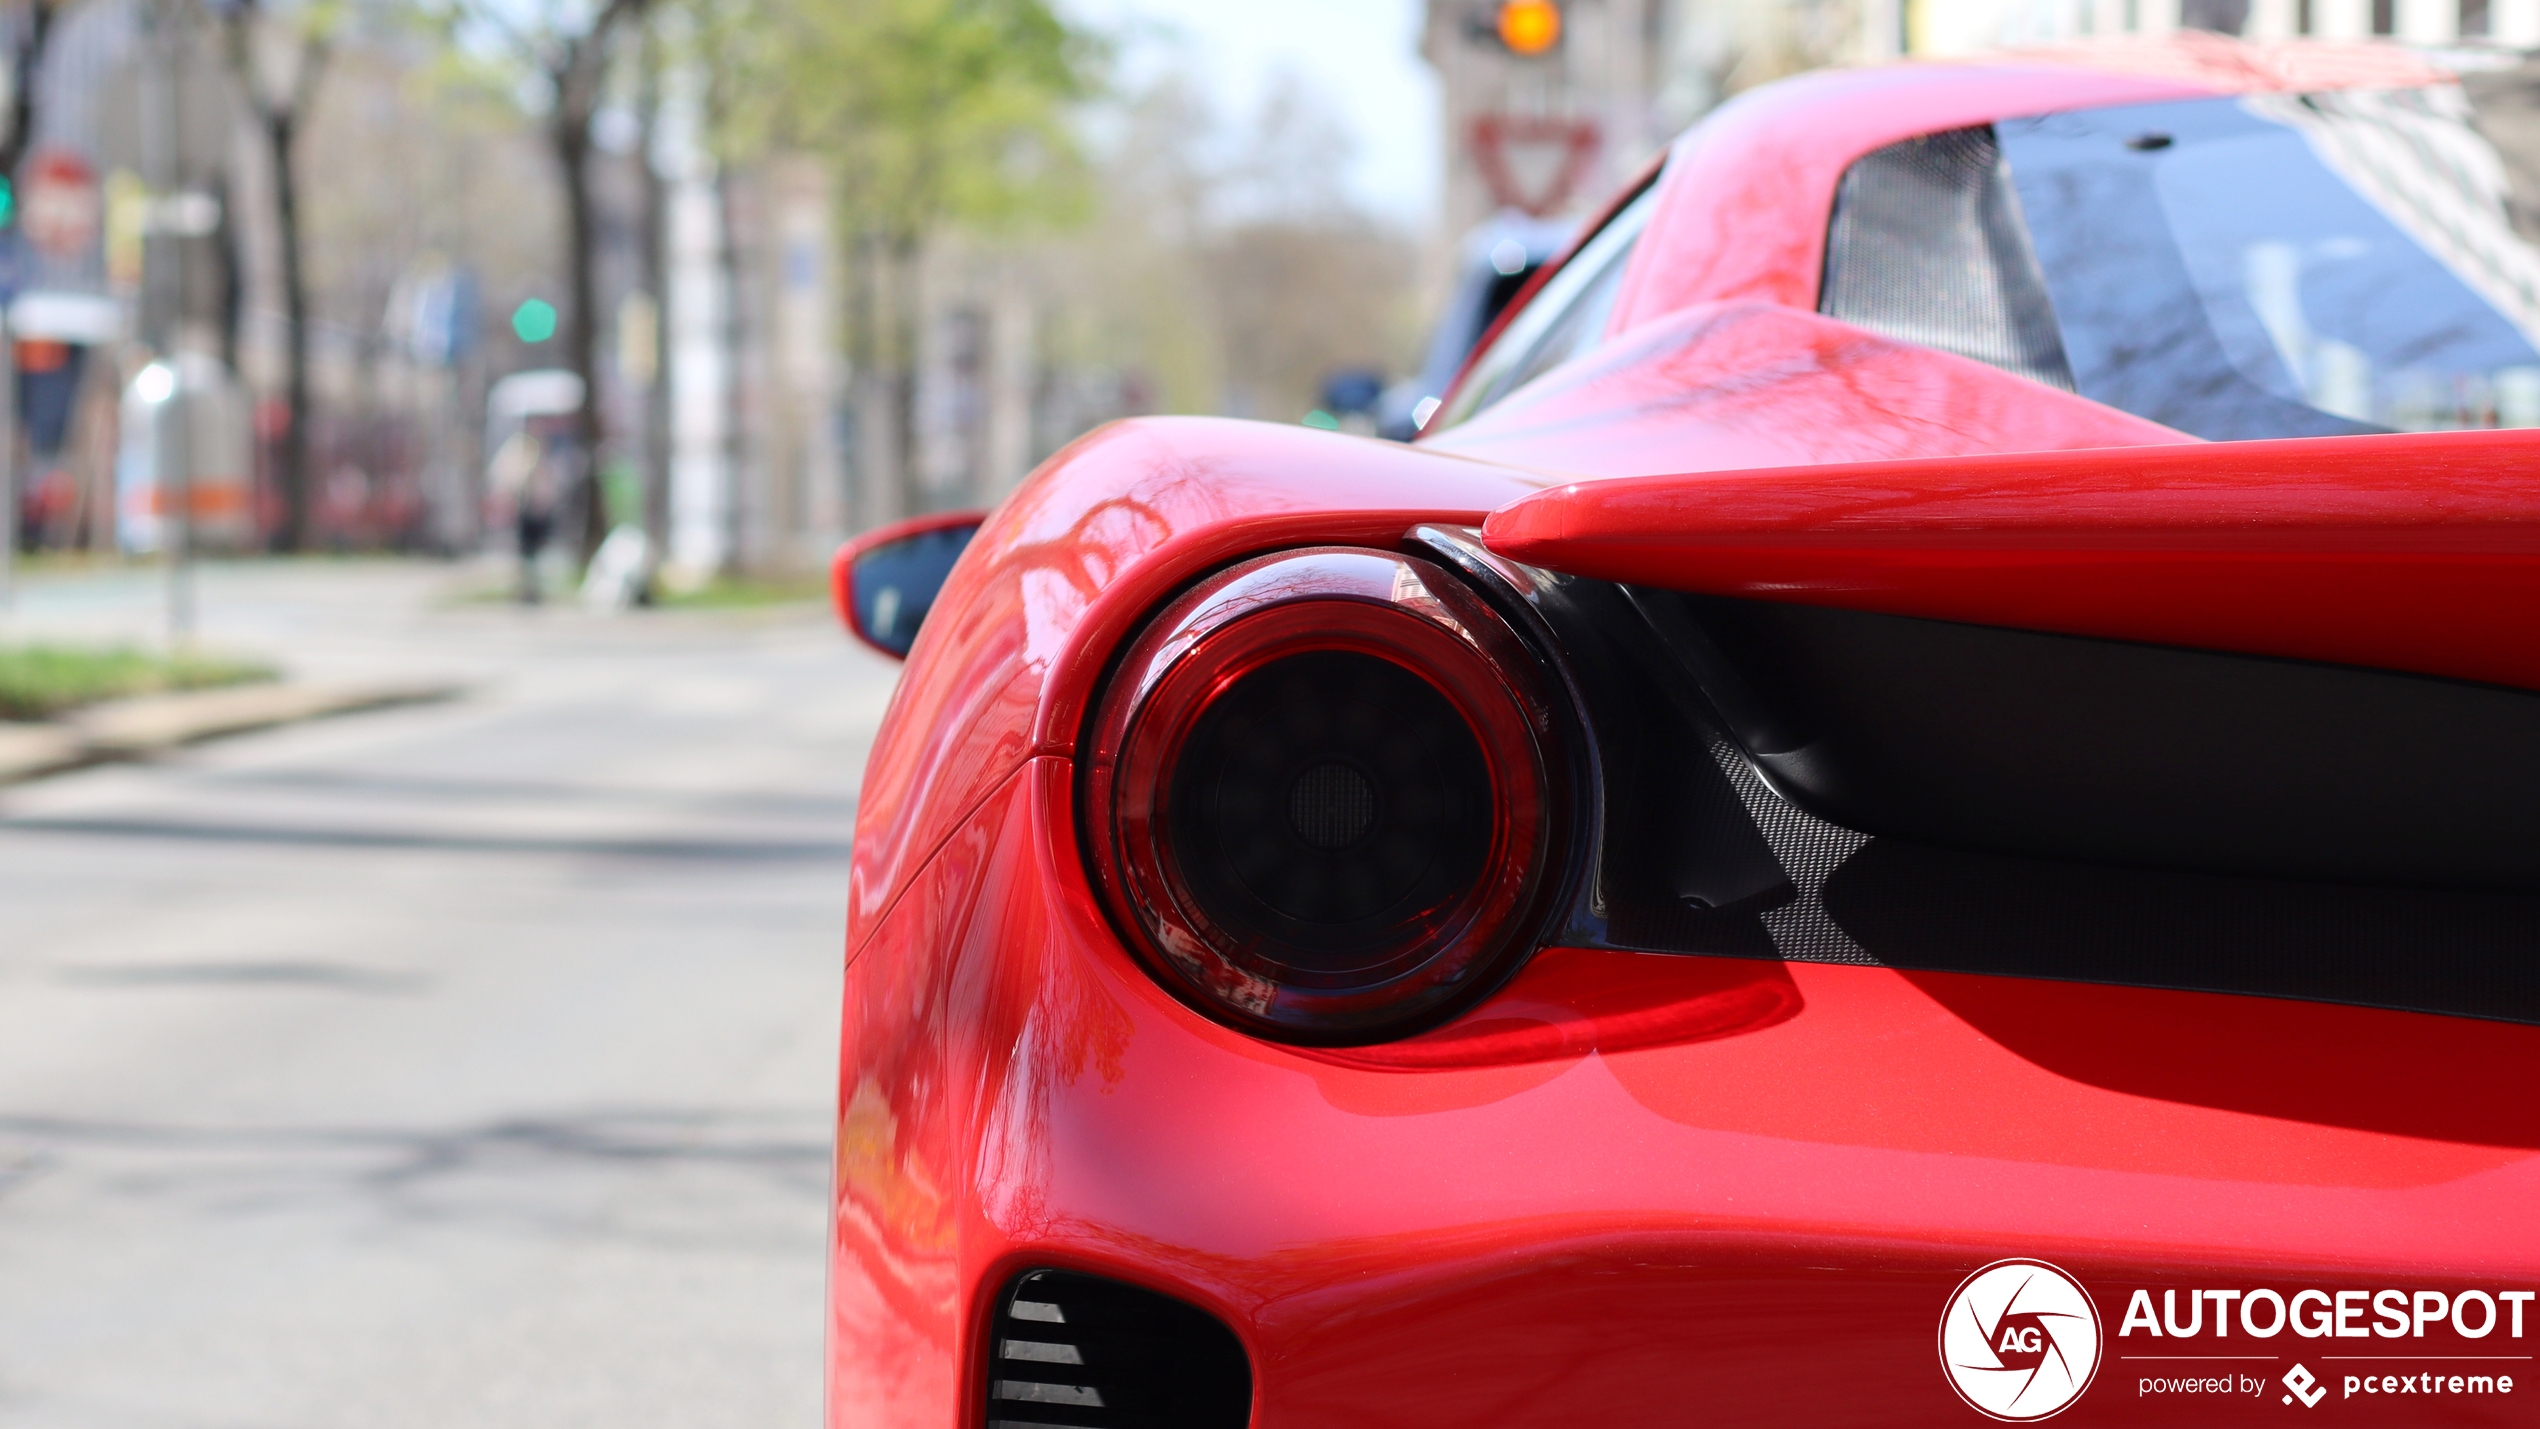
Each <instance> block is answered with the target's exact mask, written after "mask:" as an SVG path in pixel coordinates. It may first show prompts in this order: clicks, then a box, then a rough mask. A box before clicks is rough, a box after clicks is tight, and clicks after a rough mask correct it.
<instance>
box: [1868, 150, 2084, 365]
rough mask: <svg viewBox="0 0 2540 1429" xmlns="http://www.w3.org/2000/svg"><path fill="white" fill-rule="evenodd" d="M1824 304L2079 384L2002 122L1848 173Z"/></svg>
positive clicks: (1874, 159)
mask: <svg viewBox="0 0 2540 1429" xmlns="http://www.w3.org/2000/svg"><path fill="white" fill-rule="evenodd" d="M1817 311H1819V312H1821V313H1824V314H1825V315H1826V316H1827V317H1830V318H1841V319H1842V320H1843V321H1845V322H1848V323H1853V324H1856V325H1858V326H1861V327H1865V328H1868V329H1869V330H1871V331H1872V332H1881V333H1885V334H1887V335H1888V336H1889V337H1894V338H1902V339H1904V340H1905V341H1907V342H1911V343H1919V344H1921V345H1922V346H1924V347H1935V348H1938V349H1940V350H1941V351H1942V352H1954V353H1956V354H1957V355H1959V356H1960V357H1971V358H1974V359H1975V360H1976V361H1978V362H1984V363H1990V364H1992V365H1993V366H1995V367H1999V368H2001V369H2002V370H2003V371H2005V372H2014V373H2017V374H2019V375H2020V376H2022V377H2025V378H2028V379H2029V380H2030V381H2032V382H2043V383H2045V384H2046V385H2047V386H2049V387H2060V388H2062V389H2064V390H2065V391H2067V392H2070V391H2072V390H2073V373H2072V367H2071V365H2070V364H2069V363H2068V362H2066V361H2065V358H2064V339H2063V334H2062V333H2061V332H2060V331H2059V330H2058V329H2057V327H2056V325H2055V305H2054V302H2053V300H2052V299H2050V298H2049V297H2048V296H2047V294H2046V277H2045V274H2044V273H2043V272H2042V271H2040V270H2039V268H2038V266H2037V254H2036V252H2035V251H2034V250H2033V249H2031V248H2030V246H2029V239H2028V225H2027V224H2026V223H2025V222H2024V221H2023V220H2022V219H2021V217H2020V199H2019V195H2018V193H2017V192H2016V191H2014V190H2013V189H2012V187H2011V170H2010V166H2009V165H2008V164H2006V163H2005V162H2003V159H2002V146H2001V144H2000V142H1999V141H1998V140H1996V139H1995V137H1994V134H1993V126H1992V125H1990V124H1980V125H1977V126H1976V127H1975V128H1972V129H1952V130H1948V131H1947V132H1945V133H1940V134H1925V135H1923V136H1921V137H1920V138H1916V139H1908V140H1906V141H1905V142H1903V143H1901V144H1890V145H1888V146H1887V147H1886V148H1884V149H1880V150H1878V151H1877V152H1875V153H1871V154H1865V155H1863V156H1862V157H1861V158H1859V159H1857V160H1855V161H1854V162H1853V164H1852V167H1851V168H1849V169H1846V170H1844V173H1843V184H1842V186H1841V187H1840V188H1838V189H1836V190H1835V200H1834V221H1833V223H1832V225H1831V227H1830V228H1829V230H1828V232H1827V234H1826V274H1825V286H1824V288H1823V290H1822V291H1821V292H1820V294H1819V295H1818V298H1817Z"/></svg>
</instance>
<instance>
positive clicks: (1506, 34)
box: [1498, 0, 1561, 57]
mask: <svg viewBox="0 0 2540 1429" xmlns="http://www.w3.org/2000/svg"><path fill="white" fill-rule="evenodd" d="M1498 30H1499V42H1500V43H1501V44H1503V45H1506V46H1507V47H1508V52H1509V53H1510V54H1512V55H1524V56H1528V57H1532V56H1534V55H1539V54H1542V53H1543V52H1544V51H1546V50H1549V49H1551V48H1552V47H1553V46H1554V45H1557V44H1559V43H1561V7H1560V6H1558V5H1555V4H1553V3H1552V0H1500V3H1499V24H1498Z"/></svg>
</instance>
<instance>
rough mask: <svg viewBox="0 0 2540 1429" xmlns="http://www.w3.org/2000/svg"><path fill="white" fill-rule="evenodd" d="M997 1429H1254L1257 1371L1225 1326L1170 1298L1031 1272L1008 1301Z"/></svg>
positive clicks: (1000, 1329)
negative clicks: (1250, 1425) (1250, 1427)
mask: <svg viewBox="0 0 2540 1429" xmlns="http://www.w3.org/2000/svg"><path fill="white" fill-rule="evenodd" d="M990 1334H991V1337H992V1338H991V1340H990V1342H989V1345H988V1395H987V1402H988V1429H1244V1426H1245V1425H1246V1424H1248V1423H1250V1422H1251V1419H1252V1364H1251V1362H1250V1361H1249V1360H1247V1359H1245V1358H1244V1347H1243V1344H1242V1342H1240V1341H1238V1340H1237V1339H1236V1338H1235V1332H1234V1331H1232V1330H1229V1329H1227V1328H1226V1327H1225V1326H1224V1325H1223V1324H1221V1323H1219V1321H1218V1320H1217V1317H1216V1316H1214V1315H1211V1314H1209V1313H1208V1312H1207V1311H1205V1310H1202V1309H1200V1308H1198V1307H1197V1306H1195V1305H1186V1304H1184V1303H1182V1302H1181V1301H1179V1300H1176V1299H1174V1298H1172V1297H1171V1296H1169V1295H1158V1294H1156V1293H1155V1292H1154V1291H1152V1290H1141V1289H1139V1288H1138V1287H1137V1286H1134V1285H1123V1284H1122V1283H1120V1282H1119V1281H1117V1280H1104V1279H1102V1278H1100V1277H1099V1276H1092V1275H1078V1274H1076V1273H1074V1272H1072V1271H1066V1270H1031V1271H1026V1272H1024V1273H1023V1274H1021V1275H1019V1276H1016V1277H1015V1279H1014V1281H1013V1283H1012V1284H1010V1285H1008V1286H1007V1287H1006V1288H1005V1291H1004V1293H1002V1294H1001V1295H999V1296H998V1297H997V1313H996V1320H995V1323H994V1326H993V1328H992V1329H991V1331H990Z"/></svg>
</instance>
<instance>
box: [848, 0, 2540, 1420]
mask: <svg viewBox="0 0 2540 1429" xmlns="http://www.w3.org/2000/svg"><path fill="white" fill-rule="evenodd" d="M2535 178H2540V80H2535V78H2534V71H2531V70H2526V69H2523V68H2520V67H2519V60H2518V58H2517V57H2514V56H2509V55H2495V54H2476V53H2460V54H2451V55H2445V56H2434V57H2430V58H2428V57H2415V56H2412V55H2410V54H2408V53H2406V52H2403V51H2399V50H2396V49H2388V48H2372V47H2349V48H2333V47H2318V46H2289V47H2253V46H2244V45H2241V44H2239V43H2237V42H2232V41H2225V40H2219V39H2189V40H2182V41H2177V42H2166V43H2158V44H2143V45H2137V46H2132V47H2118V48H2099V49H2080V50H2073V51H2069V52H2053V53H2038V54H2030V55H2023V56H2016V57H2011V58H2004V59H1996V60H1988V61H1984V62H1979V63H1967V64H1951V65H1909V66H1900V67H1894V68H1885V69H1872V70H1862V71H1854V72H1847V73H1828V74H1818V75H1812V76H1808V77H1805V78H1801V79H1797V80H1793V81H1789V82H1786V83H1783V84H1779V85H1775V86H1773V87H1771V88H1769V89H1765V90H1762V91H1759V92H1756V93H1754V94H1752V95H1749V96H1747V97H1745V98H1743V99H1741V100H1739V101H1737V102H1735V103H1733V104H1731V105H1729V106H1728V107H1726V108H1724V109H1722V110H1721V111H1719V112H1718V113H1717V114H1715V115H1714V116H1713V117H1711V118H1710V119H1708V120H1707V121H1706V122H1704V123H1703V124H1702V125H1701V126H1700V127H1699V128H1697V129H1695V130H1694V131H1692V132H1691V133H1689V134H1687V135H1686V136H1684V138H1683V139H1682V140H1681V141H1679V142H1678V143H1676V144H1675V145H1674V146H1673V147H1672V149H1671V150H1670V151H1669V152H1668V153H1667V154H1666V155H1665V157H1664V160H1663V163H1661V164H1660V165H1658V166H1656V167H1654V168H1653V169H1652V170H1651V171H1650V172H1649V174H1648V175H1647V176H1646V177H1645V178H1644V179H1643V180H1642V181H1641V182H1639V183H1638V184H1636V185H1634V186H1633V187H1632V188H1631V189H1630V190H1629V191H1628V192H1626V193H1624V194H1622V195H1620V196H1619V197H1618V198H1617V199H1616V200H1615V202H1614V203H1613V204H1612V206H1611V208H1610V209H1609V210H1608V211H1607V212H1606V213H1605V214H1604V215H1603V216H1602V217H1601V218H1600V219H1598V220H1596V221H1595V222H1593V223H1591V224H1590V225H1589V226H1588V227H1587V228H1586V230H1585V231H1584V235H1583V237H1582V238H1581V239H1580V240H1579V241H1578V242H1577V243H1576V244H1575V246H1574V247H1573V248H1572V250H1571V251H1570V252H1569V253H1568V254H1567V256H1566V257H1565V258H1563V259H1561V260H1558V261H1556V262H1555V263H1554V264H1551V265H1548V266H1547V267H1546V269H1545V270H1544V272H1543V273H1542V274H1541V275H1540V276H1539V277H1538V278H1537V279H1536V280H1535V283H1534V285H1533V287H1532V289H1531V291H1530V292H1529V293H1527V294H1526V295H1524V296H1523V297H1521V298H1520V299H1519V300H1518V301H1517V302H1516V303H1515V304H1514V305H1512V308H1511V311H1510V313H1509V315H1508V316H1506V317H1504V318H1503V319H1502V320H1501V322H1500V323H1499V325H1498V326H1497V327H1496V328H1495V329H1494V331H1493V332H1492V333H1491V334H1490V335H1489V336H1488V337H1486V338H1485V339H1484V341H1483V344H1482V346H1481V347H1480V349H1479V350H1478V351H1477V353H1476V355H1475V356H1474V358H1473V359H1472V360H1471V362H1470V363H1469V365H1468V366H1467V368H1466V370H1465V372H1464V374H1463V376H1462V377H1461V378H1460V379H1459V382H1458V384H1457V386H1456V388H1455V389H1454V390H1453V391H1452V392H1451V393H1449V394H1448V396H1447V397H1446V399H1445V401H1444V404H1443V405H1442V406H1441V407H1439V408H1437V409H1436V410H1435V411H1434V413H1433V414H1432V415H1430V417H1429V419H1428V420H1427V422H1426V427H1425V431H1424V433H1423V435H1422V437H1421V439H1420V440H1419V441H1417V442H1416V443H1414V444H1411V445H1408V446H1403V445H1394V444H1387V443H1383V442H1378V441H1373V440H1363V439H1359V438H1354V437H1347V436H1342V435H1338V434H1327V433H1323V432H1317V431H1312V430H1307V429H1304V428H1296V427H1285V426H1272V425H1264V424H1259V423H1246V422H1234V421H1214V420H1144V421H1133V422H1125V423H1121V424H1118V425H1114V426H1111V427H1107V428H1104V429H1103V430H1101V431H1098V432H1095V433H1093V434H1092V435H1090V436H1087V437H1085V438H1084V439H1082V440H1081V441H1079V442H1077V443H1076V444H1074V445H1073V446H1071V447H1070V448H1068V449H1067V450H1066V451H1064V452H1062V453H1060V454H1059V455H1058V456H1057V457H1055V458H1053V459H1052V460H1051V461H1050V462H1049V463H1048V464H1047V465H1045V466H1044V467H1043V468H1042V469H1041V470H1040V471H1039V472H1038V473H1037V474H1036V475H1035V476H1034V477H1033V478H1032V479H1031V480H1030V481H1029V482H1028V483H1027V484H1026V485H1025V486H1024V487H1023V488H1022V489H1021V490H1020V491H1018V492H1017V493H1015V494H1014V495H1013V496H1012V497H1011V498H1010V499H1008V500H1007V501H1006V502H1005V503H1004V504H1003V505H1001V506H999V507H998V508H997V509H996V510H995V511H994V512H992V513H989V514H988V515H986V516H985V517H984V518H980V517H977V516H972V517H967V518H963V517H945V518H934V519H933V520H931V521H930V522H926V523H920V524H919V525H916V526H911V527H906V528H902V529H898V530H894V531H889V532H884V533H881V534H880V535H879V536H878V537H875V538H869V539H867V540H865V541H861V542H859V543H857V544H856V545H854V546H852V547H850V548H849V549H848V550H847V551H845V552H842V553H841V560H840V565H839V581H838V585H839V593H840V598H841V603H842V606H843V607H844V611H845V614H846V616H847V618H848V619H849V620H850V622H851V623H853V624H854V626H855V627H856V629H857V630H858V631H859V632H860V633H862V634H864V635H865V636H867V638H870V639H873V640H874V641H876V642H877V643H880V644H882V645H884V646H885V647H887V648H891V649H894V650H905V651H906V652H907V653H908V657H909V661H908V666H907V669H906V672H905V674H904V676H903V678H902V681H901V683H900V687H899V691H898V694H897V698H896V700H895V702H894V704H893V706H892V709H891V713H890V716H889V719H888V721H887V722H886V724H885V726H884V728H883V731H882V734H881V737H880V740H879V742H878V743H877V744H876V746H875V748H874V752H873V757H872V765H871V768H870V771H869V773H868V775H867V778H866V781H865V784H864V790H863V796H862V797H863V803H862V807H861V809H860V812H859V815H858V824H857V832H856V852H855V863H854V882H853V891H852V895H851V896H852V906H851V910H850V914H849V931H848V945H847V957H848V963H847V970H846V1007H845V1038H844V1053H843V1060H844V1065H843V1068H842V1071H841V1076H840V1083H839V1123H838V1151H837V1155H838V1164H837V1185H836V1196H835V1202H834V1205H835V1236H834V1241H833V1245H832V1255H833V1259H832V1264H831V1270H830V1282H829V1287H830V1288H829V1295H830V1306H829V1315H830V1320H829V1327H828V1334H829V1376H830V1409H829V1414H830V1422H831V1423H832V1425H833V1426H836V1429H861V1426H895V1427H904V1429H919V1426H924V1429H947V1426H959V1429H983V1426H1005V1429H1027V1426H1086V1429H1096V1427H1097V1426H1099V1427H1100V1429H1149V1426H1171V1427H1172V1429H1238V1426H1243V1425H1247V1424H1250V1425H1258V1426H1261V1427H1262V1429H1287V1426H1318V1429H1319V1427H1320V1426H1355V1425H1364V1426H1369V1429H1375V1426H1384V1429H1413V1426H1441V1429H1443V1427H1444V1426H1492V1429H1519V1426H1525V1429H1534V1427H1535V1426H1552V1425H1579V1426H1590V1425H1593V1426H1615V1425H1659V1424H1806V1425H1814V1426H1822V1425H1842V1424H1879V1425H1898V1424H1972V1423H1979V1422H1982V1421H1983V1420H1984V1419H1986V1418H1991V1419H1997V1420H2010V1421H2021V1420H2030V1419H2041V1418H2045V1417H2048V1416H2051V1415H2058V1414H2062V1415H2068V1416H2069V1417H2070V1420H2071V1421H2072V1422H2084V1421H2087V1422H2106V1423H2159V1424H2190V1423H2192V1424H2207V1425H2212V1424H2235V1423H2241V1422H2250V1423H2255V1422H2259V1421H2270V1422H2293V1423H2301V1422H2306V1421H2307V1420H2308V1419H2309V1418H2310V1417H2311V1416H2313V1415H2318V1416H2320V1417H2322V1418H2323V1419H2327V1418H2330V1417H2334V1418H2336V1419H2338V1420H2340V1421H2344V1422H2357V1423H2371V1424H2384V1425H2392V1426H2400V1425H2407V1426H2415V1425H2427V1424H2448V1423H2462V1424H2468V1423H2480V1424H2521V1425H2530V1424H2534V1423H2540V1363H2535V1361H2534V1359H2533V1356H2534V1354H2535V1353H2540V1304H2535V1299H2534V1297H2535V1293H2536V1292H2540V693H2535V692H2540V432H2534V431H2529V430H2511V429H2513V428H2526V429H2528V428H2533V427H2540V347H2536V346H2535V343H2540V246H2535V244H2534V242H2533V241H2532V236H2531V235H2532V234H2533V233H2534V232H2535V231H2540V190H2536V189H2535V187H2534V180H2535ZM974 527H975V535H974V534H973V529H974ZM921 617H922V618H923V621H924V624H923V628H922V634H920V635H919V636H918V638H916V639H915V641H914V647H913V648H911V647H910V643H909V641H910V636H911V634H912V633H913V632H917V631H918V629H919V627H918V624H917V622H918V620H919V619H920V618H921ZM2357 1416H2361V1418H2360V1419H2358V1418H2357Z"/></svg>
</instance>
